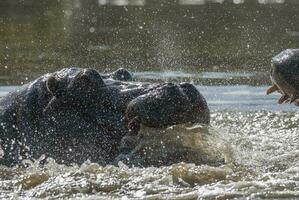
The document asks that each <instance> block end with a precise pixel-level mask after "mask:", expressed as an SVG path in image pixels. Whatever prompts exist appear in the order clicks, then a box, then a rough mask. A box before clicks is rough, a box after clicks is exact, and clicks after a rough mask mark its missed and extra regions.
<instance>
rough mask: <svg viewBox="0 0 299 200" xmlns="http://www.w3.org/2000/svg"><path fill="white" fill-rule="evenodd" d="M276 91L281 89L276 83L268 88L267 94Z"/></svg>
mask: <svg viewBox="0 0 299 200" xmlns="http://www.w3.org/2000/svg"><path fill="white" fill-rule="evenodd" d="M275 91H279V88H278V87H277V85H276V84H274V85H272V86H271V87H269V88H268V89H267V94H271V93H273V92H275Z"/></svg>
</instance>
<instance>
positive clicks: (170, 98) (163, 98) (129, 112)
mask: <svg viewBox="0 0 299 200" xmlns="http://www.w3.org/2000/svg"><path fill="white" fill-rule="evenodd" d="M126 119H127V122H128V128H129V130H130V131H131V132H132V133H137V132H138V131H139V128H140V124H143V125H145V126H148V127H157V128H158V127H167V126H171V125H175V124H181V123H189V122H190V123H204V124H209V123H210V115H209V108H208V106H207V103H206V100H205V99H204V97H203V96H202V95H201V94H200V93H199V91H198V90H197V89H196V88H195V87H194V86H193V85H191V84H187V83H183V84H180V85H176V84H165V85H163V86H160V87H159V88H157V89H156V90H153V91H151V92H149V93H147V94H144V95H141V96H139V97H137V98H135V99H133V100H132V101H131V102H130V103H129V104H128V106H127V109H126Z"/></svg>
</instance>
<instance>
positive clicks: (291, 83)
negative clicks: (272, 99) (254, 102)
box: [267, 49, 299, 106]
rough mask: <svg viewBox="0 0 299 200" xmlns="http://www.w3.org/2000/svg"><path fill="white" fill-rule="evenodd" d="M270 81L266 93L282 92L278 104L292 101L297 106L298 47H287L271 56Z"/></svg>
mask: <svg viewBox="0 0 299 200" xmlns="http://www.w3.org/2000/svg"><path fill="white" fill-rule="evenodd" d="M271 81H272V83H273V85H272V86H271V87H270V88H268V90H267V94H271V93H273V92H275V91H278V92H279V93H281V94H282V96H281V97H280V99H279V100H278V103H279V104H282V103H294V104H295V105H297V106H299V49H287V50H285V51H282V52H281V53H279V54H278V55H276V56H275V57H273V58H272V69H271Z"/></svg>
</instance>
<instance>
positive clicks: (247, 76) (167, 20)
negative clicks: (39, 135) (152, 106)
mask: <svg viewBox="0 0 299 200" xmlns="http://www.w3.org/2000/svg"><path fill="white" fill-rule="evenodd" d="M298 20H299V5H298V1H297V0H285V1H283V0H179V1H171V0H169V1H167V0H163V1H162V0H161V1H160V0H159V1H157V0H98V1H96V0H84V1H83V0H76V1H73V0H64V1H60V0H44V1H38V0H26V1H16V0H1V1H0V97H2V96H4V95H6V94H7V93H8V92H9V91H12V90H14V89H16V87H17V86H18V85H21V84H24V83H26V82H28V81H30V80H34V79H35V78H37V77H38V76H40V75H42V74H44V73H48V72H53V71H55V70H58V69H61V68H63V67H70V66H79V67H91V68H95V69H97V70H99V71H100V72H110V71H112V70H114V69H116V68H119V67H124V68H127V69H129V70H131V71H133V72H134V74H135V76H136V77H137V81H148V82H165V81H171V82H191V83H194V84H195V85H196V86H197V87H198V89H199V90H200V91H201V93H202V94H203V95H204V96H205V97H206V99H207V101H208V104H209V107H210V109H211V125H210V126H209V127H202V126H198V125H194V126H191V127H190V126H184V125H182V126H174V127H170V128H169V129H167V130H158V129H148V128H143V129H142V133H143V134H144V135H145V136H146V137H145V138H146V139H147V140H146V141H147V143H145V144H144V145H145V146H146V147H149V148H144V149H141V150H143V151H144V152H146V153H147V155H150V156H151V157H152V158H153V160H154V161H157V162H159V160H160V159H164V160H167V159H170V158H172V157H171V155H172V154H171V153H173V152H175V151H180V150H185V149H187V150H188V151H189V152H191V153H189V154H187V155H186V159H187V160H189V161H190V162H189V163H175V164H171V165H169V166H162V167H147V168H139V167H128V166H127V165H126V164H125V163H122V162H119V163H118V165H117V166H101V165H99V164H96V163H90V162H89V161H86V162H85V163H84V164H82V165H77V164H74V165H72V166H66V165H60V164H58V163H56V162H55V158H52V159H51V158H48V160H47V162H46V164H45V165H40V162H41V160H44V158H43V157H41V158H36V160H35V161H26V163H27V164H28V165H29V167H28V168H17V167H12V168H7V167H4V166H0V199H32V198H37V199H38V198H43V199H44V198H45V199H122V200H125V199H180V200H182V199H198V198H199V199H234V198H235V199H283V198H285V199H298V198H299V146H298V143H299V141H298V140H299V135H298V132H299V130H298V129H299V128H298V127H299V126H298V124H299V113H298V107H296V106H294V105H289V104H284V105H278V104H277V100H278V98H279V94H271V95H268V96H267V95H266V94H265V93H266V88H267V87H268V86H269V85H270V79H269V67H270V66H269V62H270V59H271V57H272V56H274V55H275V54H277V53H279V52H280V51H282V50H283V49H286V48H298V47H299V37H298V36H299V34H298V33H299V23H298ZM161 132H163V134H160V133H161ZM0 153H1V152H0ZM203 154H204V155H205V156H206V157H207V158H209V159H210V160H209V163H210V164H209V165H196V164H195V163H196V162H197V161H198V160H197V159H198V158H200V157H201V155H203ZM165 155H166V157H165ZM138 159H139V160H138ZM135 160H136V161H142V158H135ZM144 160H145V161H147V160H146V159H144ZM219 160H225V164H224V165H220V166H219V165H213V161H214V164H215V162H216V163H217V161H219Z"/></svg>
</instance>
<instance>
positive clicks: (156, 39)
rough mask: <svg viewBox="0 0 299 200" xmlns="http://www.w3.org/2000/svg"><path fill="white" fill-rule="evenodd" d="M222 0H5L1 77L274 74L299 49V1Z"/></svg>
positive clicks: (1, 4)
mask: <svg viewBox="0 0 299 200" xmlns="http://www.w3.org/2000/svg"><path fill="white" fill-rule="evenodd" d="M217 2H222V1H217V0H215V1H208V0H206V1H203V0H202V1H200V0H198V1H196V0H193V1H192V0H185V1H184V0H168V1H166V0H131V1H130V0H114V1H113V0H110V1H109V0H98V1H97V0H64V1H63V0H42V1H41V0H22V1H21V0H1V1H0V83H1V84H20V83H21V82H23V81H26V80H28V79H29V80H31V79H33V78H35V77H36V76H38V75H40V74H43V73H45V72H51V71H54V70H56V69H60V68H62V67H69V66H80V67H93V68H97V69H99V70H100V71H111V70H113V69H115V68H118V67H125V68H128V69H130V70H132V71H164V70H172V71H187V72H203V71H208V72H213V71H217V72H219V71H221V72H228V71H238V72H239V71H241V72H268V71H269V63H270V59H271V57H272V56H274V55H275V54H277V53H278V52H280V51H281V50H283V49H286V48H296V47H299V23H298V22H299V2H298V1H296V0H293V1H292V0H259V1H258V0H245V1H244V2H243V3H239V2H242V1H236V0H224V1H223V2H222V3H217ZM234 2H235V3H234ZM188 3H189V4H188ZM236 3H239V4H236ZM199 4H200V5H199Z"/></svg>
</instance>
